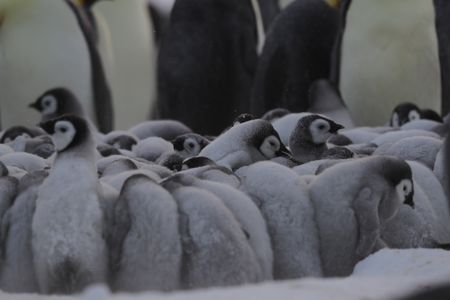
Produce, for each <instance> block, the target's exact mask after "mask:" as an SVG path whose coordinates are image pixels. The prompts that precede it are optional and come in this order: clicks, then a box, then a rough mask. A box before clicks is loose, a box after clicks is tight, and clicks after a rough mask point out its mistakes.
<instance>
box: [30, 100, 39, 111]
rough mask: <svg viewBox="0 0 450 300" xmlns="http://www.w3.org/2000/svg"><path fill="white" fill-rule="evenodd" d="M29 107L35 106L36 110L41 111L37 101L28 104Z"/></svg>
mask: <svg viewBox="0 0 450 300" xmlns="http://www.w3.org/2000/svg"><path fill="white" fill-rule="evenodd" d="M28 107H30V108H34V109H35V110H37V111H39V104H38V103H37V102H33V103H30V104H28Z"/></svg>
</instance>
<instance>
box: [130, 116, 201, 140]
mask: <svg viewBox="0 0 450 300" xmlns="http://www.w3.org/2000/svg"><path fill="white" fill-rule="evenodd" d="M128 131H129V132H131V133H132V134H134V135H135V136H137V137H138V138H139V139H141V140H142V139H146V138H148V137H160V138H163V139H165V140H167V141H171V140H173V139H174V138H176V137H177V136H180V135H182V134H186V133H191V132H192V130H191V129H190V128H188V127H187V126H186V125H184V124H183V123H181V122H178V121H174V120H157V121H146V122H142V123H140V124H138V125H136V126H134V127H132V128H131V129H129V130H128Z"/></svg>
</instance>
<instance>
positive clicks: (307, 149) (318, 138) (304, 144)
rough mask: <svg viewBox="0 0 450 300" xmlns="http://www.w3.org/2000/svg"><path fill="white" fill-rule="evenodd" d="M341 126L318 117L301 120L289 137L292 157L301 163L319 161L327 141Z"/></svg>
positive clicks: (325, 148) (311, 116)
mask: <svg viewBox="0 0 450 300" xmlns="http://www.w3.org/2000/svg"><path fill="white" fill-rule="evenodd" d="M342 128H343V126H342V125H340V124H337V123H336V122H334V121H332V120H330V119H328V118H325V117H322V116H319V115H309V116H306V117H303V118H301V119H300V120H299V121H298V123H297V125H296V127H295V129H294V130H293V131H292V134H291V136H290V137H289V148H290V149H291V151H292V155H293V157H294V158H295V159H296V160H297V161H299V162H302V163H305V162H309V161H312V160H317V159H321V158H322V157H323V155H324V153H325V151H327V149H328V147H327V144H326V142H327V140H328V139H329V138H330V137H331V136H333V135H334V134H336V133H337V132H338V130H340V129H342Z"/></svg>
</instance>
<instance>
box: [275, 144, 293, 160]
mask: <svg viewBox="0 0 450 300" xmlns="http://www.w3.org/2000/svg"><path fill="white" fill-rule="evenodd" d="M275 155H276V156H281V157H287V158H292V153H291V151H289V149H288V148H286V146H285V145H283V144H281V145H280V149H279V150H278V151H277V152H276V153H275Z"/></svg>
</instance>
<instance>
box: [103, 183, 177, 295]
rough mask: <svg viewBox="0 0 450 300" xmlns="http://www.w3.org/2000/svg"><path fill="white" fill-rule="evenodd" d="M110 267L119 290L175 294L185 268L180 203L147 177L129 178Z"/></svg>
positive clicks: (116, 216) (116, 221)
mask: <svg viewBox="0 0 450 300" xmlns="http://www.w3.org/2000/svg"><path fill="white" fill-rule="evenodd" d="M113 224H114V225H113V229H112V235H111V237H112V239H111V242H110V253H111V254H110V264H111V269H112V270H113V278H114V279H113V288H114V290H116V291H125V292H142V291H148V290H157V291H173V290H176V289H178V288H179V287H180V272H181V264H182V248H181V238H180V233H179V232H178V228H179V225H178V211H177V204H176V202H175V200H174V199H173V198H172V196H171V195H170V193H169V192H167V191H166V190H165V189H164V188H162V187H161V186H160V185H158V184H157V183H156V182H154V181H153V180H151V179H150V178H148V177H146V176H144V175H134V176H131V177H130V178H128V179H127V180H126V181H125V183H124V185H123V188H122V190H121V192H120V197H119V200H118V201H117V203H116V205H115V209H114V218H113Z"/></svg>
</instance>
